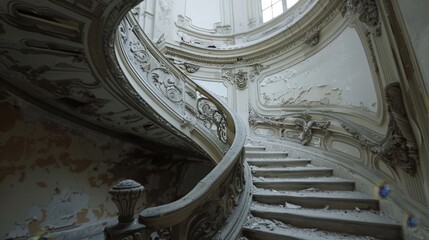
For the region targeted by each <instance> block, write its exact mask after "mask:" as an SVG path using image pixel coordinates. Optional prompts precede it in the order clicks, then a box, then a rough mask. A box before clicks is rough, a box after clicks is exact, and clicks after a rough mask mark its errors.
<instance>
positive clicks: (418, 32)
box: [397, 0, 429, 94]
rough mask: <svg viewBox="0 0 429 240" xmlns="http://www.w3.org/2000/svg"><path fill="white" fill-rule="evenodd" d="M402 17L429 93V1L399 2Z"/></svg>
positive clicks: (402, 0)
mask: <svg viewBox="0 0 429 240" xmlns="http://www.w3.org/2000/svg"><path fill="white" fill-rule="evenodd" d="M397 2H398V5H399V7H400V8H401V13H402V17H403V19H404V22H405V26H406V28H407V31H408V35H409V38H410V41H411V45H412V47H413V50H414V54H415V56H416V58H417V62H418V64H419V65H420V71H421V74H422V75H423V81H424V84H425V88H426V94H428V93H429V15H428V12H429V1H427V0H414V1H411V2H410V1H407V0H398V1H397Z"/></svg>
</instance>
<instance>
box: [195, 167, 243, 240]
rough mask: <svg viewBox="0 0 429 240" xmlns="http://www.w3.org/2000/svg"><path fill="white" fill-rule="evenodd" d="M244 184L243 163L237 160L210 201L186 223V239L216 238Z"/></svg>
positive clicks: (208, 239)
mask: <svg viewBox="0 0 429 240" xmlns="http://www.w3.org/2000/svg"><path fill="white" fill-rule="evenodd" d="M244 184H245V180H244V177H243V165H242V162H241V161H239V162H238V163H237V164H236V165H235V168H234V170H233V173H232V174H231V175H230V176H229V177H228V180H227V181H226V182H225V183H224V184H223V185H221V186H220V187H219V188H218V189H219V191H217V192H215V193H214V195H213V196H212V198H211V201H208V202H207V203H205V204H204V205H203V206H202V207H201V208H199V209H197V210H196V214H195V215H194V217H193V219H192V220H191V221H190V222H189V225H188V229H189V232H188V234H187V235H188V236H187V239H191V240H203V239H206V240H210V239H218V238H216V234H217V233H218V229H220V228H221V226H222V225H223V224H224V223H225V221H226V220H227V218H228V214H229V213H231V211H232V210H233V208H234V206H235V205H237V203H238V198H239V196H240V193H241V192H242V191H243V189H244Z"/></svg>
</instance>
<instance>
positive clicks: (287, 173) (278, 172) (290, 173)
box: [252, 167, 332, 178]
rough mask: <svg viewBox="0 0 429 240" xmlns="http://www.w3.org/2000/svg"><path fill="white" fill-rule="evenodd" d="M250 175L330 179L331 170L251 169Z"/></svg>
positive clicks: (314, 168) (300, 168) (309, 168)
mask: <svg viewBox="0 0 429 240" xmlns="http://www.w3.org/2000/svg"><path fill="white" fill-rule="evenodd" d="M252 175H253V176H255V177H272V178H290V177H293V178H298V177H299V178H306V177H330V176H332V169H330V168H321V167H292V168H258V169H252Z"/></svg>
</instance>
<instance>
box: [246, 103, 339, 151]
mask: <svg viewBox="0 0 429 240" xmlns="http://www.w3.org/2000/svg"><path fill="white" fill-rule="evenodd" d="M249 123H250V124H252V125H267V126H273V127H276V128H279V129H280V132H281V138H282V139H285V138H288V137H289V138H294V139H297V140H299V141H300V142H301V144H302V145H303V146H306V145H308V144H309V143H310V142H311V140H312V139H313V130H315V129H318V130H320V131H323V132H325V134H328V133H329V130H328V128H329V126H330V125H331V122H330V121H321V120H312V116H311V115H310V114H308V113H306V112H302V113H298V114H293V115H290V116H262V115H260V114H258V113H257V112H256V111H255V110H254V109H253V108H252V107H251V106H250V108H249ZM291 130H293V131H296V130H298V131H297V132H296V133H294V134H292V135H288V136H287V134H286V133H287V132H290V131H291Z"/></svg>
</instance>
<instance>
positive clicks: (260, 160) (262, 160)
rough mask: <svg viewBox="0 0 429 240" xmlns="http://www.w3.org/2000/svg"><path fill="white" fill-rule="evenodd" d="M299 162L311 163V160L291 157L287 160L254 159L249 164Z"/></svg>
mask: <svg viewBox="0 0 429 240" xmlns="http://www.w3.org/2000/svg"><path fill="white" fill-rule="evenodd" d="M299 161H302V162H309V161H311V159H303V158H290V157H287V158H285V159H278V158H275V159H269V158H259V159H258V158H253V159H249V160H247V162H256V163H258V162H261V163H266V162H275V163H281V162H286V163H287V162H299Z"/></svg>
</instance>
